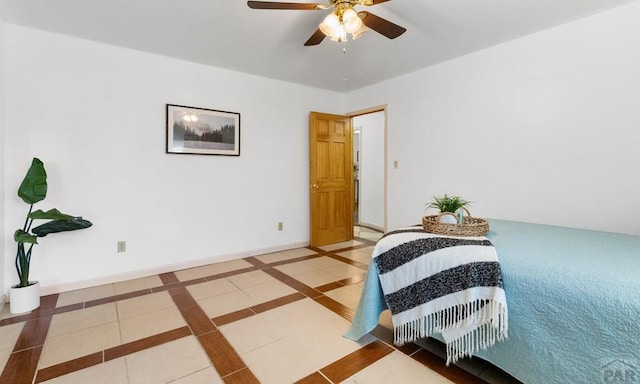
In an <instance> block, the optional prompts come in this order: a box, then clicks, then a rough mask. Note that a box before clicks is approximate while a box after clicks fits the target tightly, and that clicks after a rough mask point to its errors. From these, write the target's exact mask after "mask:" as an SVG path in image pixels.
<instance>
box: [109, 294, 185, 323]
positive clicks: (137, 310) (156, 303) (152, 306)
mask: <svg viewBox="0 0 640 384" xmlns="http://www.w3.org/2000/svg"><path fill="white" fill-rule="evenodd" d="M116 305H117V308H118V318H119V319H121V320H122V319H126V318H129V317H134V316H140V315H143V314H145V313H150V312H155V311H158V310H161V309H166V308H175V307H176V305H175V303H174V302H173V299H172V298H171V296H170V295H169V293H168V292H166V291H164V292H158V293H152V294H149V295H144V296H139V297H134V298H132V299H127V300H122V301H118V302H117V303H116Z"/></svg>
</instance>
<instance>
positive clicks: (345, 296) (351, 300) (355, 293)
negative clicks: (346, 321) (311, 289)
mask: <svg viewBox="0 0 640 384" xmlns="http://www.w3.org/2000/svg"><path fill="white" fill-rule="evenodd" d="M324 294H325V295H326V296H328V297H330V298H332V299H334V300H335V301H337V302H339V303H340V304H342V305H344V306H346V307H349V308H351V309H353V310H354V311H355V310H356V309H357V308H358V303H359V302H360V296H361V294H362V285H359V284H352V285H347V286H346V287H341V288H338V289H334V290H331V291H329V292H325V293H324Z"/></svg>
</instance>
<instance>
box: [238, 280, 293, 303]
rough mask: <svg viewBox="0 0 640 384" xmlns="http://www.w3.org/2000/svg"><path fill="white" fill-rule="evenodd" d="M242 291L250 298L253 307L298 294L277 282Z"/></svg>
mask: <svg viewBox="0 0 640 384" xmlns="http://www.w3.org/2000/svg"><path fill="white" fill-rule="evenodd" d="M242 291H243V292H244V293H245V294H246V295H247V296H248V297H249V301H250V303H251V305H257V304H261V303H264V302H267V301H270V300H275V299H277V298H280V297H283V296H287V295H291V294H292V293H296V292H297V291H296V290H295V289H293V288H291V287H290V286H288V285H286V284H284V283H281V282H279V281H277V280H275V281H273V282H271V283H267V284H260V285H256V286H253V287H249V288H245V289H243V290H242Z"/></svg>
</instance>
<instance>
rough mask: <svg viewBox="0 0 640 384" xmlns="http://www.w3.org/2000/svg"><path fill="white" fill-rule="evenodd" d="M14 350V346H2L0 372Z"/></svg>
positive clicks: (0, 350) (0, 349)
mask: <svg viewBox="0 0 640 384" xmlns="http://www.w3.org/2000/svg"><path fill="white" fill-rule="evenodd" d="M12 352H13V347H11V348H0V372H2V371H4V367H5V366H6V365H7V361H9V357H11V353H12Z"/></svg>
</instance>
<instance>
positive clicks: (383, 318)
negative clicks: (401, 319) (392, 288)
mask: <svg viewBox="0 0 640 384" xmlns="http://www.w3.org/2000/svg"><path fill="white" fill-rule="evenodd" d="M378 324H380V325H382V326H383V327H385V328H387V329H393V320H392V319H391V311H390V310H388V309H387V310H384V311H382V313H381V314H380V319H378Z"/></svg>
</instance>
